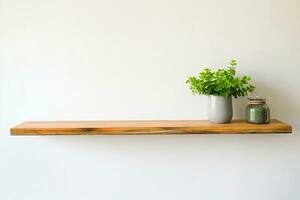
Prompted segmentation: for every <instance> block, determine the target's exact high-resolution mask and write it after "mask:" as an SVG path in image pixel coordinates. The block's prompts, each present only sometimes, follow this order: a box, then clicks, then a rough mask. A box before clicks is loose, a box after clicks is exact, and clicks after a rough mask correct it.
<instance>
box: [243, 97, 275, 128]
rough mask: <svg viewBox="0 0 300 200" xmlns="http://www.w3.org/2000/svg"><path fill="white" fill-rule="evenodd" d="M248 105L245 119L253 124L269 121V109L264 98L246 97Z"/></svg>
mask: <svg viewBox="0 0 300 200" xmlns="http://www.w3.org/2000/svg"><path fill="white" fill-rule="evenodd" d="M248 100H249V105H248V106H247V107H246V120H247V121H248V122H249V123H254V124H267V123H269V122H270V109H269V106H268V105H267V104H266V99H265V98H261V97H257V96H256V97H251V98H248Z"/></svg>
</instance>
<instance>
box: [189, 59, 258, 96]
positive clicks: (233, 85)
mask: <svg viewBox="0 0 300 200" xmlns="http://www.w3.org/2000/svg"><path fill="white" fill-rule="evenodd" d="M236 66H237V61H236V60H231V62H230V66H229V67H227V68H226V69H217V70H216V71H213V70H211V69H209V68H205V69H204V70H202V71H201V72H200V73H199V74H198V76H196V77H194V76H191V77H189V78H188V80H187V81H186V82H187V83H188V84H189V86H190V88H191V90H192V93H193V94H200V95H201V94H202V95H212V96H224V97H229V96H234V97H235V98H237V97H240V96H246V95H247V94H248V93H249V92H252V91H254V89H255V87H254V86H253V85H251V84H250V80H251V78H250V77H249V76H243V77H238V76H237V75H236Z"/></svg>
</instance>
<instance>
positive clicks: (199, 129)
mask: <svg viewBox="0 0 300 200" xmlns="http://www.w3.org/2000/svg"><path fill="white" fill-rule="evenodd" d="M291 132H292V127H291V126H290V125H288V124H286V123H284V122H281V121H279V120H276V119H272V120H271V121H270V123H269V124H250V123H247V122H246V121H245V120H233V121H232V122H231V123H226V124H214V123H211V122H209V121H207V120H137V121H30V122H24V123H22V124H20V125H18V126H16V127H14V128H12V129H11V135H146V134H157V135H159V134H234V133H241V134H246V133H254V134H259V133H291Z"/></svg>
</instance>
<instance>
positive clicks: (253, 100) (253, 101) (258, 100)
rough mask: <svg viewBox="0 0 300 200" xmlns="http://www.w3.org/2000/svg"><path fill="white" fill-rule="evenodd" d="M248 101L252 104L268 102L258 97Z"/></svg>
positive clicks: (252, 97)
mask: <svg viewBox="0 0 300 200" xmlns="http://www.w3.org/2000/svg"><path fill="white" fill-rule="evenodd" d="M248 100H249V101H250V102H249V103H250V104H264V103H266V101H267V99H266V98H264V97H260V96H257V95H255V96H251V97H248Z"/></svg>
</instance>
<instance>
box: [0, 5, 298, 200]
mask: <svg viewBox="0 0 300 200" xmlns="http://www.w3.org/2000/svg"><path fill="white" fill-rule="evenodd" d="M299 19H300V1H299V0H285V1H282V0H226V1H225V0H223V1H222V0H176V1H174V0H173V1H171V0H126V1H124V0H27V1H23V0H0V199H1V200H2V199H3V200H19V199H24V200H27V199H28V200H40V199H43V200H53V199H56V200H61V199H73V200H86V199H89V200H92V199H112V200H116V199H122V200H140V199H143V200H153V199H155V200H166V199H172V200H180V199H189V200H199V199H224V200H241V199H243V200H253V199H255V200H282V199H288V200H298V199H300V191H299V188H300V156H299V153H300V136H299V134H300V132H299V125H300V123H299V120H300V103H299V98H300V93H299V84H300V79H299V73H300V68H299V67H300V38H299V36H300V20H299ZM231 58H236V59H238V61H239V63H240V67H239V68H238V70H239V72H240V74H248V75H251V76H252V77H253V78H254V83H255V85H256V86H257V87H258V89H257V93H258V94H260V95H264V96H266V97H267V98H268V100H269V105H270V107H271V111H272V117H273V118H280V119H282V120H284V121H286V122H289V123H291V124H292V125H293V126H294V133H293V134H292V135H189V136H187V135H186V136H57V137H56V136H51V137H38V136H37V137H11V136H10V135H9V128H10V127H12V126H14V125H16V124H18V123H20V122H22V121H27V120H63V119H64V120H109V119H112V120H113V119H124V120H125V119H205V118H206V103H207V99H206V97H200V96H192V95H191V92H190V91H189V88H188V86H187V85H186V84H185V80H186V78H187V77H188V76H189V75H193V74H196V73H197V72H198V71H200V70H201V69H202V66H207V65H216V66H220V65H223V64H226V63H227V62H228V61H229V60H230V59H231ZM245 103H246V102H245V99H240V100H238V101H236V110H235V113H236V116H237V117H239V116H242V115H243V109H244V105H245Z"/></svg>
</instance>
